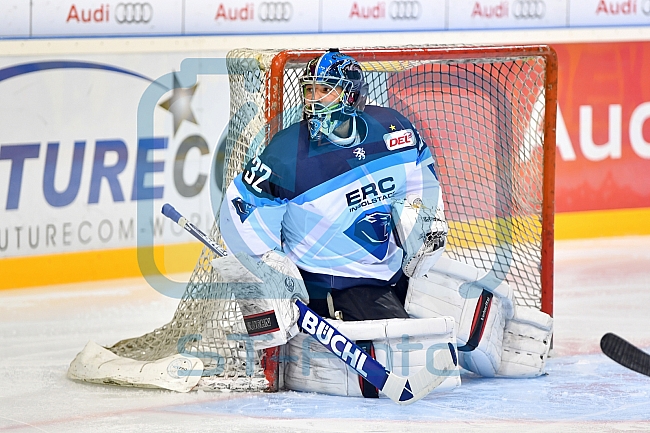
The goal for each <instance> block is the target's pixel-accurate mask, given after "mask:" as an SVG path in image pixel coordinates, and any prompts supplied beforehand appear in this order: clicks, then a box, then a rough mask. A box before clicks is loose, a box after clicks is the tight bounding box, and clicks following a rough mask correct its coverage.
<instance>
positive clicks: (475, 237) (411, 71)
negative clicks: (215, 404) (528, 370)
mask: <svg viewBox="0 0 650 433" xmlns="http://www.w3.org/2000/svg"><path fill="white" fill-rule="evenodd" d="M324 51H325V50H324V49H323V50H303V51H300V50H289V51H266V50H264V51H254V50H234V51H231V52H230V53H228V59H227V64H228V71H229V75H230V107H231V118H230V122H229V126H228V128H229V129H228V135H227V138H226V150H225V159H224V161H225V162H224V170H223V181H222V185H223V188H224V190H225V188H226V187H227V186H228V184H229V183H230V181H231V180H232V179H233V178H234V177H235V176H236V174H237V173H239V172H241V171H242V170H243V168H244V166H245V164H246V163H247V162H248V160H250V159H251V158H252V157H254V156H255V155H256V154H259V152H261V151H262V150H263V148H264V146H265V145H266V143H268V141H269V140H270V138H271V137H272V136H273V134H274V133H275V132H277V131H278V130H280V129H282V128H285V127H287V126H289V125H290V124H292V123H294V122H297V121H299V120H301V118H302V106H301V104H302V101H301V89H300V85H299V78H300V76H301V74H302V69H303V67H304V65H305V64H306V62H307V61H309V60H310V59H312V58H314V57H317V56H319V55H321V54H322V53H323V52H324ZM341 52H343V53H345V54H349V55H351V56H352V57H354V58H355V59H357V61H359V63H361V65H362V67H363V69H364V71H365V77H366V82H367V83H368V84H369V95H368V101H367V103H368V104H374V105H381V106H387V107H391V108H394V109H396V110H397V111H399V112H401V113H402V114H404V115H405V116H406V117H407V118H409V119H410V120H411V121H412V122H413V124H414V126H415V127H416V128H417V129H418V131H419V132H420V134H421V136H422V138H423V139H424V140H425V141H426V142H427V144H428V145H429V146H430V148H431V150H432V153H433V154H434V158H435V159H436V164H437V173H438V177H439V180H440V183H441V185H442V189H443V199H444V202H445V214H446V217H447V220H448V222H449V235H448V245H447V248H446V251H445V254H446V255H447V256H449V257H451V258H453V259H456V260H460V261H462V262H465V263H468V264H471V265H473V266H475V267H477V268H480V269H483V270H485V271H489V272H492V273H493V276H496V277H497V278H499V279H503V280H505V281H507V282H508V283H509V284H510V285H511V286H512V287H513V289H514V292H515V300H516V303H517V304H519V305H527V306H532V307H536V308H539V309H541V310H542V311H545V312H547V313H549V314H552V312H553V215H554V198H553V194H554V166H555V118H556V81H557V58H556V55H555V52H554V51H553V49H552V48H550V47H548V46H501V47H495V46H428V47H400V48H364V49H341ZM210 236H211V237H213V238H214V239H216V240H219V238H220V235H219V231H218V227H217V224H215V225H214V226H213V229H212V231H211V233H210ZM213 258H214V256H213V253H211V252H210V251H209V250H208V249H207V248H204V249H203V252H202V254H201V256H200V258H199V260H198V262H197V265H196V268H195V270H194V272H193V273H192V276H191V277H190V281H189V283H188V285H187V288H186V292H185V294H184V296H183V298H182V299H181V301H180V303H179V306H178V309H177V311H176V313H175V314H174V317H173V318H172V320H171V322H169V323H168V324H166V325H164V326H162V327H160V328H158V329H156V330H154V331H152V332H150V333H148V334H146V335H143V336H141V337H137V338H132V339H128V340H123V341H120V342H118V343H117V344H115V345H114V346H112V347H110V348H109V349H110V350H111V351H112V352H114V353H115V354H117V355H119V356H123V357H127V358H133V359H136V360H140V361H150V360H156V359H162V358H164V357H167V356H170V355H173V354H176V353H189V354H193V355H196V356H199V357H200V358H202V359H203V361H204V364H205V369H204V374H203V375H204V378H203V379H202V380H203V384H204V385H205V387H206V388H213V389H230V390H277V389H278V386H281V383H280V382H279V381H281V380H282V378H281V377H279V376H280V375H279V374H278V369H277V359H278V356H277V355H278V353H279V351H278V350H277V348H276V349H269V350H266V351H260V352H256V351H253V350H250V347H247V343H246V342H245V341H242V340H241V339H238V337H237V336H238V335H240V336H241V335H245V334H246V329H245V327H244V324H243V320H242V318H241V313H240V312H239V309H238V307H237V304H236V302H235V301H234V299H233V298H232V294H231V293H225V292H224V289H223V287H224V285H219V284H215V283H218V282H219V280H220V277H219V272H218V270H217V269H212V267H211V265H210V262H211V260H212V259H213ZM248 344H249V345H250V343H248Z"/></svg>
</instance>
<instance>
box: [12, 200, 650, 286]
mask: <svg viewBox="0 0 650 433" xmlns="http://www.w3.org/2000/svg"><path fill="white" fill-rule="evenodd" d="M526 222H528V223H531V222H532V221H527V219H520V220H517V221H516V223H513V225H512V226H510V225H508V224H505V222H504V221H500V222H498V223H496V222H493V221H487V220H486V221H481V222H478V223H477V222H476V221H475V222H473V223H472V224H468V223H457V222H456V223H454V222H452V223H450V227H451V229H455V230H456V234H457V236H458V238H457V239H450V245H449V247H450V248H454V247H461V248H464V247H473V246H475V245H476V244H479V243H481V242H484V243H494V239H495V233H496V234H497V239H498V240H499V239H500V240H502V241H503V240H506V241H507V240H509V239H512V241H513V242H527V241H530V240H531V239H532V238H531V233H529V232H527V231H526V230H524V229H520V228H519V227H523V226H525V224H524V223H526ZM533 227H538V224H533ZM463 233H464V234H463ZM628 235H650V208H640V209H617V210H605V211H588V212H566V213H560V214H557V215H555V239H556V240H567V239H585V238H598V237H612V236H628ZM201 249H202V245H201V244H200V243H198V242H190V243H186V244H174V245H166V246H156V247H154V248H153V255H154V259H155V263H156V266H157V268H158V269H159V270H160V271H161V272H162V273H163V274H165V275H170V274H174V273H182V272H188V271H191V270H192V269H194V266H195V265H196V262H197V260H198V258H199V256H200V254H201ZM141 251H142V250H141ZM137 253H138V249H137V248H121V249H112V250H97V251H83V252H75V253H64V254H52V255H47V256H27V257H11V258H3V259H0V289H17V288H23V287H36V286H44V285H51V284H68V283H76V282H84V281H99V280H110V279H117V278H133V277H138V276H141V275H143V274H149V275H150V274H152V273H155V272H156V270H155V269H153V267H149V269H144V270H143V269H140V266H139V264H138V258H137Z"/></svg>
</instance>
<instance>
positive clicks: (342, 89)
mask: <svg viewBox="0 0 650 433" xmlns="http://www.w3.org/2000/svg"><path fill="white" fill-rule="evenodd" d="M300 84H301V87H302V96H303V102H304V108H303V113H304V118H305V120H307V122H308V124H309V132H310V135H311V138H317V137H318V136H319V135H320V134H324V135H326V136H329V135H331V134H332V133H333V132H334V130H335V129H336V128H338V127H339V126H341V125H342V124H343V123H344V122H345V121H347V120H349V119H351V118H353V117H356V116H357V114H358V113H360V112H362V111H363V109H364V107H365V105H366V96H367V95H368V85H367V84H366V82H365V80H364V78H363V71H362V70H361V65H359V62H357V61H356V60H355V59H353V58H352V57H350V56H348V55H346V54H342V53H340V52H339V50H338V49H335V48H331V49H330V50H329V51H328V52H326V53H325V54H323V55H322V56H320V57H316V58H315V59H312V60H310V61H309V62H308V63H307V66H306V67H305V69H304V72H303V76H302V78H301V79H300Z"/></svg>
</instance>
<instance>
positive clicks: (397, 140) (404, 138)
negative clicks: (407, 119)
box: [384, 129, 415, 150]
mask: <svg viewBox="0 0 650 433" xmlns="http://www.w3.org/2000/svg"><path fill="white" fill-rule="evenodd" d="M414 137H415V134H413V131H412V130H410V129H403V130H401V131H395V132H389V133H388V134H384V142H385V143H386V147H387V148H388V150H396V149H401V148H403V147H408V146H414V145H415V140H414Z"/></svg>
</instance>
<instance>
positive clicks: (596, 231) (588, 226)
mask: <svg viewBox="0 0 650 433" xmlns="http://www.w3.org/2000/svg"><path fill="white" fill-rule="evenodd" d="M634 235H650V208H637V209H614V210H596V211H586V212H563V213H558V214H556V215H555V240H566V239H585V238H601V237H614V236H634Z"/></svg>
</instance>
